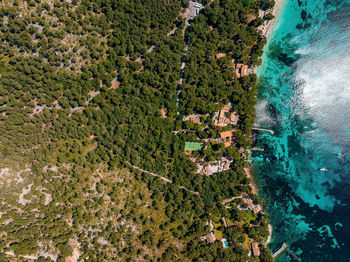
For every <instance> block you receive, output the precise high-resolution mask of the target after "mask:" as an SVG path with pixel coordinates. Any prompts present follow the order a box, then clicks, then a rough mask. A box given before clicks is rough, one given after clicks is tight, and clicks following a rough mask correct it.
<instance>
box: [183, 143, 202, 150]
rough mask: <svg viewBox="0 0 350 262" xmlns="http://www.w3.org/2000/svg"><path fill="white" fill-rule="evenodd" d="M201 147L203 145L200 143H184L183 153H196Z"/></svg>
mask: <svg viewBox="0 0 350 262" xmlns="http://www.w3.org/2000/svg"><path fill="white" fill-rule="evenodd" d="M202 147H203V143H200V142H186V143H185V151H198V150H201V149H202Z"/></svg>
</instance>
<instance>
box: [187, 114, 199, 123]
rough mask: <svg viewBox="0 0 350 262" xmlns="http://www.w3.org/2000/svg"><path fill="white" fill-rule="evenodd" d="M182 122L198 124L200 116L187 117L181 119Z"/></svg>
mask: <svg viewBox="0 0 350 262" xmlns="http://www.w3.org/2000/svg"><path fill="white" fill-rule="evenodd" d="M183 120H184V121H192V122H193V123H195V124H200V123H201V115H196V114H192V115H188V116H185V117H184V118H183Z"/></svg>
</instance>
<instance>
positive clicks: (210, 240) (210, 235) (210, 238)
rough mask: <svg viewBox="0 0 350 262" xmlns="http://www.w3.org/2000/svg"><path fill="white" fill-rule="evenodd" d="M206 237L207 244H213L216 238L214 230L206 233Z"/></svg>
mask: <svg viewBox="0 0 350 262" xmlns="http://www.w3.org/2000/svg"><path fill="white" fill-rule="evenodd" d="M204 238H205V241H207V244H212V243H214V242H215V240H216V237H215V234H214V233H213V232H210V233H208V234H206V235H205V236H204Z"/></svg>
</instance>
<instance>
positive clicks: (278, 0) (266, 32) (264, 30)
mask: <svg viewBox="0 0 350 262" xmlns="http://www.w3.org/2000/svg"><path fill="white" fill-rule="evenodd" d="M284 3H285V0H275V6H274V7H273V8H272V9H271V10H270V11H269V13H271V14H272V15H273V16H274V18H273V19H271V20H267V21H265V22H264V24H263V25H261V28H258V29H259V30H261V34H262V35H263V36H265V37H266V40H267V42H268V40H269V37H270V36H271V32H272V29H273V26H274V24H275V22H276V20H277V19H278V14H279V11H280V10H281V8H282V6H283V4H284ZM266 14H267V12H266V11H265V12H263V11H262V12H261V13H259V16H265V15H266ZM265 45H266V44H265ZM244 171H245V173H246V175H247V177H248V178H249V179H250V184H249V185H250V187H251V189H252V192H253V193H254V194H256V195H258V194H259V189H258V187H257V185H256V184H255V182H254V173H253V169H252V167H251V166H250V165H249V167H248V168H244ZM268 231H269V236H268V238H267V240H266V242H265V243H264V246H265V247H267V246H268V245H269V244H270V243H271V241H272V234H273V227H272V225H271V224H270V223H269V224H268Z"/></svg>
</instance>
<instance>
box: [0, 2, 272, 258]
mask: <svg viewBox="0 0 350 262" xmlns="http://www.w3.org/2000/svg"><path fill="white" fill-rule="evenodd" d="M199 2H201V3H202V4H203V5H204V8H203V9H202V10H201V11H200V13H199V14H198V15H197V16H195V17H193V18H192V19H190V17H189V6H190V5H189V2H188V1H187V0H181V1H176V0H147V1H146V0H128V1H126V0H71V1H68V0H52V1H51V0H13V1H8V2H2V3H1V4H0V14H1V15H0V25H1V26H0V39H1V44H0V131H1V133H2V136H1V139H0V159H1V169H0V177H1V180H0V195H1V199H2V202H1V204H0V261H27V260H29V261H30V260H31V259H34V258H35V259H37V260H39V261H64V260H65V259H67V257H70V256H72V255H73V254H74V253H76V252H77V251H79V252H78V253H79V254H80V255H79V260H81V261H83V260H86V261H136V260H139V261H272V258H271V254H270V251H269V250H268V249H267V248H266V247H265V245H264V242H265V241H266V239H267V236H268V231H267V223H268V218H267V216H266V215H265V214H264V213H263V212H258V213H255V212H253V211H252V210H249V208H247V207H246V203H245V202H244V201H245V199H251V200H252V201H253V202H254V204H255V205H263V202H262V200H261V199H259V198H258V197H257V195H256V194H254V193H253V192H252V189H251V187H250V186H249V184H250V179H249V178H248V177H247V175H246V173H245V171H244V168H245V167H247V165H248V164H247V159H246V155H247V149H248V148H249V147H250V145H251V141H250V134H251V129H252V124H253V121H254V104H255V95H256V76H255V74H254V72H252V73H250V74H249V75H248V76H244V77H240V78H238V77H237V74H236V72H235V70H234V69H233V68H232V61H233V60H234V61H235V63H242V64H246V65H248V66H249V68H254V67H256V66H258V65H259V63H260V56H261V54H262V48H263V46H264V44H265V38H264V37H263V36H262V35H261V34H260V32H259V30H258V29H257V28H258V27H259V26H260V25H261V24H262V23H263V22H264V19H265V20H266V19H271V17H268V16H267V17H263V18H261V17H259V10H261V9H262V10H269V9H270V8H271V7H273V5H274V2H273V0H271V1H270V0H264V1H259V0H214V1H199ZM186 49H187V50H188V51H187V52H185V50H186ZM217 53H224V54H225V57H223V58H220V59H219V58H216V54H217ZM183 63H186V66H185V68H184V70H183V73H180V72H181V67H182V64H183ZM182 80H183V82H182ZM180 83H182V89H181V90H179V85H180ZM180 91H181V92H180ZM228 103H232V105H233V109H234V110H235V111H236V112H237V113H238V114H239V121H238V123H237V126H235V130H236V131H235V144H234V145H230V146H229V147H226V148H224V147H223V145H222V144H220V143H219V142H217V137H218V134H220V132H222V131H225V130H229V129H230V128H231V127H229V126H228V127H223V128H222V127H217V126H215V125H213V122H212V121H211V120H212V118H213V116H214V114H215V112H217V111H218V110H220V109H221V108H222V107H223V106H224V105H226V104H228ZM190 114H200V115H201V123H200V124H197V123H196V124H195V123H193V122H192V121H184V117H185V116H187V115H190ZM187 141H200V142H201V143H203V144H204V147H203V149H201V150H199V151H196V152H192V153H191V155H189V153H188V152H186V151H185V143H186V142H187ZM241 149H243V151H242V150H241ZM222 157H229V158H230V159H232V163H231V165H230V168H229V169H228V170H225V171H223V172H220V173H217V174H214V175H211V176H205V175H200V174H196V163H194V162H193V161H191V160H190V158H197V159H204V160H205V161H207V162H210V161H216V160H219V159H221V158H222ZM152 174H154V175H152ZM160 177H161V178H162V179H160ZM232 197H237V199H235V200H234V201H231V202H229V203H227V204H223V201H224V200H225V199H229V198H232ZM222 217H225V218H226V220H227V221H228V222H227V224H229V225H228V226H224V224H223V222H222ZM213 228H214V229H213ZM210 231H214V232H215V234H216V237H217V239H218V240H219V237H220V236H221V238H222V239H227V241H228V243H229V247H228V248H226V249H225V248H223V245H222V243H221V242H220V241H218V240H217V241H215V242H214V243H213V244H207V243H206V242H203V241H201V240H200V238H201V237H202V236H203V235H206V234H207V233H208V232H210ZM253 242H256V243H258V244H259V248H260V251H261V255H260V256H252V255H250V256H248V253H250V249H251V244H252V243H253Z"/></svg>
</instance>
